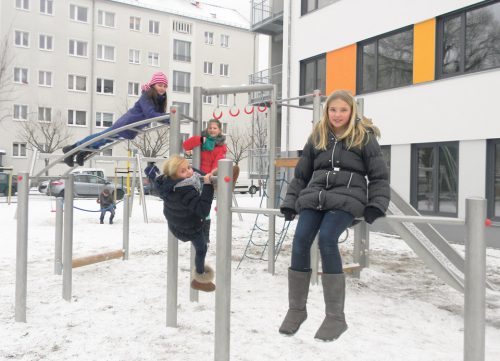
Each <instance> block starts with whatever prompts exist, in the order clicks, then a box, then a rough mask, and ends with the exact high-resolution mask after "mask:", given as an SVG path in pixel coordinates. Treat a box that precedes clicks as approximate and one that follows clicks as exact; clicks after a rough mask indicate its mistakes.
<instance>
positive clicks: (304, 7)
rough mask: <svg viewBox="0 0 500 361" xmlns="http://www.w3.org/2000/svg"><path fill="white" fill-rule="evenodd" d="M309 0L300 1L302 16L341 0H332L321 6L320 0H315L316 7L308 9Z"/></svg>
mask: <svg viewBox="0 0 500 361" xmlns="http://www.w3.org/2000/svg"><path fill="white" fill-rule="evenodd" d="M307 1H308V0H302V1H301V2H300V16H304V15H307V14H310V13H312V12H315V11H318V10H320V9H323V8H324V7H327V6H328V5H332V4H333V3H336V2H337V1H339V0H331V2H330V3H329V4H324V5H323V6H319V0H314V9H312V10H309V11H307Z"/></svg>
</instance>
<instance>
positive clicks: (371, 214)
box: [363, 206, 385, 224]
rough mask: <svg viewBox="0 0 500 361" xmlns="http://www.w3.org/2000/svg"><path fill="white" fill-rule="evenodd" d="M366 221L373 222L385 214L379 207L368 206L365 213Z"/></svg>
mask: <svg viewBox="0 0 500 361" xmlns="http://www.w3.org/2000/svg"><path fill="white" fill-rule="evenodd" d="M363 216H364V217H365V221H366V222H368V223H370V224H372V223H373V222H375V220H376V219H377V218H380V217H384V216H385V214H384V212H382V211H381V210H380V209H378V208H377V207H372V206H368V207H366V208H365V212H364V214H363Z"/></svg>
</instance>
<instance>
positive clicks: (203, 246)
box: [191, 232, 208, 273]
mask: <svg viewBox="0 0 500 361" xmlns="http://www.w3.org/2000/svg"><path fill="white" fill-rule="evenodd" d="M191 243H192V244H193V247H194V249H195V251H196V255H195V257H194V264H195V267H196V273H204V272H205V256H206V255H207V250H208V245H207V240H206V239H205V235H204V234H203V232H199V233H198V234H197V235H196V237H194V238H193V239H192V240H191Z"/></svg>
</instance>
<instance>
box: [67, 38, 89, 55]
mask: <svg viewBox="0 0 500 361" xmlns="http://www.w3.org/2000/svg"><path fill="white" fill-rule="evenodd" d="M68 40H69V43H68V55H69V56H74V57H77V58H88V57H89V43H88V41H85V40H78V39H68ZM71 42H74V45H73V47H74V50H76V54H72V53H71ZM78 43H83V44H85V55H78Z"/></svg>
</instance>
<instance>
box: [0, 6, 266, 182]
mask: <svg viewBox="0 0 500 361" xmlns="http://www.w3.org/2000/svg"><path fill="white" fill-rule="evenodd" d="M0 39H2V44H3V47H4V48H5V49H2V51H4V53H5V54H7V56H4V57H3V59H5V65H6V70H5V73H4V75H5V76H4V77H3V78H2V91H1V92H0V94H1V96H0V109H1V111H2V113H1V115H0V117H1V119H2V121H1V122H0V149H1V150H3V153H5V154H4V155H3V157H2V158H3V159H2V162H3V166H12V167H13V168H14V172H17V171H19V170H26V169H28V168H29V164H28V163H29V159H30V155H31V152H32V150H31V147H30V145H29V144H27V143H26V142H23V141H22V140H21V138H20V136H19V130H20V128H21V125H22V123H25V122H29V121H36V122H56V121H61V122H62V126H63V127H66V128H67V130H68V131H69V132H70V134H71V137H72V139H71V140H72V141H73V140H78V139H81V138H82V137H84V136H86V135H88V134H91V133H93V132H96V131H100V130H102V129H103V128H105V127H108V126H110V125H111V124H112V123H113V121H115V120H116V119H118V118H119V116H120V115H121V114H123V113H124V112H126V111H127V109H128V108H129V107H131V106H132V105H133V104H134V103H135V102H136V101H137V100H138V98H139V96H140V92H141V90H140V87H141V84H143V83H145V82H147V81H149V79H150V78H151V75H152V74H153V73H154V72H157V71H163V72H164V73H165V74H167V77H168V79H169V88H168V91H167V96H168V106H171V105H177V106H178V107H179V108H180V112H181V113H184V114H188V115H191V116H192V114H193V109H192V102H193V87H194V86H203V87H216V86H223V85H228V86H234V85H241V84H245V83H248V75H249V74H251V73H253V72H254V71H255V69H256V65H255V57H256V54H255V51H254V49H256V48H257V47H256V39H257V36H256V34H254V33H252V32H250V31H249V23H248V20H246V19H245V18H244V17H243V16H242V15H241V14H239V13H238V12H237V11H235V10H231V9H226V8H222V7H218V6H214V5H209V4H206V3H203V2H199V1H190V0H169V1H160V0H68V1H60V0H3V1H2V2H1V3H0ZM247 102H248V98H247V97H244V96H240V97H237V98H236V100H235V99H233V96H231V95H230V96H226V97H221V98H220V99H219V106H220V107H221V108H224V107H225V111H224V115H223V117H222V119H221V121H222V122H223V124H224V131H225V132H230V131H231V128H232V127H238V126H240V125H241V124H246V122H244V121H238V120H237V119H235V118H232V117H230V116H229V115H228V111H227V110H228V109H229V108H230V106H232V105H233V104H235V105H236V106H237V107H240V108H243V107H244V106H245V105H246V104H247ZM204 103H205V104H204V107H203V108H204V109H203V119H206V120H208V119H209V118H210V117H212V112H213V110H214V108H215V107H216V103H217V99H211V98H206V99H204ZM181 131H182V132H183V133H184V135H183V136H184V137H187V135H188V134H189V133H191V132H192V127H191V126H190V125H189V124H188V125H182V127H181ZM58 152H60V150H59V151H58ZM125 154H126V149H125V146H124V145H118V146H115V147H114V148H112V149H109V150H107V151H106V153H105V154H104V155H125ZM96 162H99V161H96ZM39 163H40V165H39V166H40V167H41V166H42V164H41V163H43V162H39ZM93 165H94V166H99V167H102V168H105V170H106V174H107V175H108V176H110V175H112V174H113V170H114V168H115V167H116V166H117V164H116V163H114V162H106V161H100V164H95V163H94V164H93ZM122 166H123V165H122ZM37 167H38V165H37ZM62 170H65V168H64V165H61V166H60V167H56V168H55V169H54V170H53V171H51V174H60V172H61V171H62Z"/></svg>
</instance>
